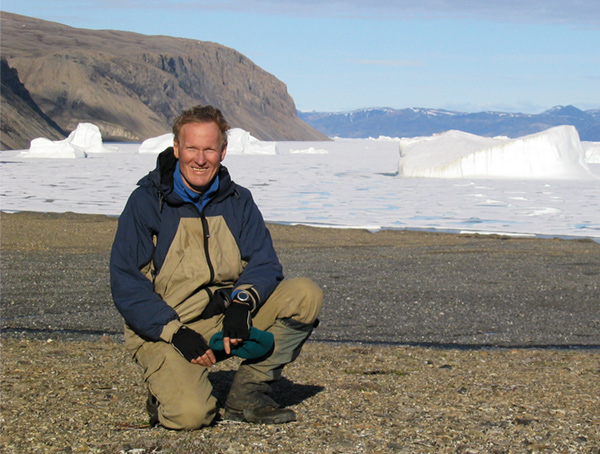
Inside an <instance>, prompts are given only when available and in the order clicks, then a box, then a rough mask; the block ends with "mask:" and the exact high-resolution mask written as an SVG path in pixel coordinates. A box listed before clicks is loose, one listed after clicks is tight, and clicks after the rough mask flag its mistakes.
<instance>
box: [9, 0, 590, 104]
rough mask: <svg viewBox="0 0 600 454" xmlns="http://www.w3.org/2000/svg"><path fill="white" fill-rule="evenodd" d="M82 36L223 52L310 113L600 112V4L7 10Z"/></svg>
mask: <svg viewBox="0 0 600 454" xmlns="http://www.w3.org/2000/svg"><path fill="white" fill-rule="evenodd" d="M0 7H1V9H2V10H3V11H9V12H13V13H17V14H23V15H26V16H32V17H37V18H40V19H45V20H50V21H55V22H60V23H62V24H66V25H70V26H73V27H79V28H89V29H116V30H127V31H132V32H137V33H143V34H147V35H169V36H176V37H182V38H190V39H197V40H202V41H213V42H217V43H219V44H223V45H225V46H228V47H231V48H234V49H236V50H237V51H239V52H241V53H242V54H244V55H245V56H247V57H248V58H250V59H251V60H252V61H254V63H256V64H257V65H259V66H260V67H262V68H263V69H265V70H266V71H268V72H270V73H271V74H273V75H274V76H276V77H277V78H278V79H280V80H281V81H283V82H284V83H285V84H286V85H287V87H288V92H289V93H290V95H291V96H292V97H293V98H294V101H295V103H296V107H297V108H298V109H300V110H317V111H329V112H338V111H346V110H353V109H358V108H363V107H392V108H396V109H400V108H405V107H431V108H441V109H450V110H460V111H466V112H477V111H483V110H500V111H508V112H524V113H539V112H542V111H543V110H546V109H548V108H551V107H553V106H556V105H567V104H572V105H574V106H576V107H579V108H580V109H583V110H586V109H598V108H600V46H599V45H598V43H600V2H599V1H598V0H580V1H570V0H505V1H499V0H498V1H486V0H453V1H450V0H414V1H412V0H411V1H402V0H398V1H392V0H369V1H368V2H367V1H364V0H329V1H317V0H305V1H292V0H224V1H217V0H26V1H24V0H1V3H0Z"/></svg>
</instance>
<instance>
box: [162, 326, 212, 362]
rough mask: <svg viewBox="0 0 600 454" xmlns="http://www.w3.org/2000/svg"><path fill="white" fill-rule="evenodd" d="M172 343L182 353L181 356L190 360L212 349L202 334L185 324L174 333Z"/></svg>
mask: <svg viewBox="0 0 600 454" xmlns="http://www.w3.org/2000/svg"><path fill="white" fill-rule="evenodd" d="M171 343H172V344H173V347H175V350H177V351H178V352H179V353H181V356H183V357H184V358H185V359H187V360H188V361H191V360H193V359H196V358H198V357H199V356H202V355H204V353H206V351H207V350H210V347H209V346H208V344H207V343H206V341H205V340H204V338H203V337H202V335H201V334H198V333H197V332H196V331H194V330H193V329H189V328H187V327H185V326H182V327H181V328H179V330H178V331H177V332H176V333H175V334H173V339H172V340H171Z"/></svg>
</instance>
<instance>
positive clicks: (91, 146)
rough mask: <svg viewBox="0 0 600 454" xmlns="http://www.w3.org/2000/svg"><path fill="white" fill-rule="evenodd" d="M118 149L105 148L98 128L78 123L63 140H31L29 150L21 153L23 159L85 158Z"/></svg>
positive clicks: (40, 138) (41, 138)
mask: <svg viewBox="0 0 600 454" xmlns="http://www.w3.org/2000/svg"><path fill="white" fill-rule="evenodd" d="M116 150H118V148H113V147H110V148H108V147H105V146H104V145H103V143H102V134H100V129H99V128H98V126H96V125H93V124H91V123H79V124H78V125H77V128H76V129H75V130H74V131H73V132H71V134H69V136H68V137H67V138H66V139H64V140H54V141H53V140H50V139H46V138H43V137H39V138H37V139H33V140H32V141H31V142H30V145H29V150H26V151H23V152H21V156H22V157H24V158H67V159H74V158H87V155H88V153H109V152H112V151H116Z"/></svg>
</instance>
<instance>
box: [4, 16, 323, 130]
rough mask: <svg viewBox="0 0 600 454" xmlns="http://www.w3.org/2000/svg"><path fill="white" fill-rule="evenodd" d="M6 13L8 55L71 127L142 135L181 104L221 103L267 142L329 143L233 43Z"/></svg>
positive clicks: (41, 100)
mask: <svg viewBox="0 0 600 454" xmlns="http://www.w3.org/2000/svg"><path fill="white" fill-rule="evenodd" d="M1 18H2V28H1V33H2V36H1V39H2V57H3V58H4V59H6V61H7V62H8V64H9V65H10V66H11V67H12V68H15V69H16V70H17V71H18V74H19V77H20V79H21V81H22V82H23V84H24V86H25V88H26V89H27V90H28V91H29V93H30V94H31V97H32V99H33V100H34V101H35V103H36V104H37V105H38V106H39V108H40V109H41V110H42V111H43V112H44V113H45V114H46V115H48V116H49V117H50V118H51V119H52V120H53V121H55V122H56V123H57V124H58V125H59V126H60V127H61V128H62V129H64V130H66V131H71V130H73V129H74V128H75V127H76V126H77V124H78V123H80V122H84V121H85V122H92V123H95V124H96V125H98V127H99V128H100V130H101V132H102V135H103V138H104V139H105V140H130V141H139V140H144V139H146V138H148V137H153V136H156V135H160V134H163V133H165V132H168V131H169V130H170V125H171V123H172V121H173V119H174V118H175V117H176V116H177V115H178V114H179V112H181V110H183V109H185V108H188V107H191V106H193V105H196V104H213V105H215V106H217V107H219V108H220V109H221V110H222V111H223V113H224V114H225V117H226V118H227V119H228V121H229V122H230V124H231V125H232V126H233V127H239V128H243V129H245V130H247V131H249V132H250V133H251V134H252V135H253V136H255V137H257V138H259V139H262V140H326V139H327V138H326V136H324V135H323V134H321V133H320V132H318V131H316V130H315V129H313V128H312V127H311V126H308V125H307V124H306V123H304V122H303V121H301V120H300V119H298V117H297V114H296V109H295V105H294V101H293V100H292V98H291V97H290V96H289V94H288V93H287V89H286V86H285V85H284V84H283V83H282V82H281V81H279V80H277V79H276V78H275V77H273V76H272V75H271V74H269V73H267V72H265V71H263V70H262V69H261V68H259V67H258V66H256V65H255V64H254V63H252V61H250V60H249V59H248V58H246V57H244V56H243V55H242V54H240V53H239V52H237V51H235V50H233V49H230V48H227V47H224V46H221V45H219V44H215V43H210V42H201V41H194V40H189V39H182V38H172V37H167V36H146V35H140V34H136V33H129V32H121V31H112V30H100V31H96V30H84V29H76V28H72V27H67V26H65V25H61V24H56V23H53V22H47V21H42V20H38V19H33V18H29V17H25V16H18V15H15V14H11V13H6V12H2V16H1ZM3 115H4V114H3Z"/></svg>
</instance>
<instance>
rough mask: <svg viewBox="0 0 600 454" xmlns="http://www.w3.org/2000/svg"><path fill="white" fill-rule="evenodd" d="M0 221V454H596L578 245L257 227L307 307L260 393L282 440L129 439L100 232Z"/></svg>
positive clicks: (586, 285) (81, 219) (34, 216)
mask: <svg viewBox="0 0 600 454" xmlns="http://www.w3.org/2000/svg"><path fill="white" fill-rule="evenodd" d="M0 216H1V217H0V221H1V249H0V252H1V260H0V265H1V279H2V281H1V282H2V294H1V325H0V327H1V329H2V336H1V342H2V346H1V363H2V374H1V383H0V386H1V400H2V412H1V425H2V434H1V439H0V450H1V451H2V452H7V453H23V452H44V453H45V452H102V453H104V452H108V453H112V452H114V453H132V454H133V453H137V454H141V453H188V452H197V453H237V452H247V453H265V452H289V453H404V452H406V453H421V452H423V453H429V452H431V453H433V452H436V453H438V452H441V453H446V452H448V453H454V452H471V453H475V452H482V453H483V452H486V453H487V452H492V453H521V452H523V453H534V452H535V453H537V452H548V453H550V452H552V453H554V452H559V453H562V452H565V453H566V452H584V453H600V397H599V396H600V380H599V378H600V355H599V353H600V305H599V302H600V299H599V297H598V295H599V294H600V289H599V287H600V245H599V244H598V243H595V242H593V241H588V240H570V241H566V240H557V239H516V238H507V237H485V236H477V235H470V236H466V235H450V234H440V233H425V232H404V231H384V232H378V233H369V232H366V231H362V230H333V229H315V228H309V227H302V226H282V225H271V226H270V229H271V232H272V235H273V238H274V241H275V245H276V248H277V250H278V253H279V255H280V258H281V260H282V263H283V264H284V269H285V271H286V275H287V276H288V277H293V276H300V275H302V276H307V277H310V278H312V279H313V280H315V281H316V282H317V283H318V284H319V285H321V286H322V288H323V290H324V293H325V307H324V310H323V313H322V317H321V319H322V323H321V326H320V327H319V329H318V330H317V331H316V332H315V334H314V336H313V337H312V340H311V341H310V342H308V343H307V345H306V346H305V349H304V350H303V353H302V355H301V357H300V358H299V360H298V361H297V362H296V363H294V364H292V365H291V366H289V367H288V368H286V371H285V374H284V375H285V379H284V380H282V381H281V382H280V383H278V384H277V386H276V387H275V390H274V391H275V397H276V399H278V400H279V401H280V402H281V403H282V404H284V405H287V406H291V407H292V408H294V410H295V411H296V412H297V413H298V421H297V422H295V423H291V424H288V425H284V426H260V425H258V426H255V425H249V424H239V423H236V424H234V423H230V422H217V423H216V424H215V425H214V427H210V428H206V429H203V430H200V431H196V432H172V431H168V430H165V429H160V428H149V427H148V426H147V421H146V414H145V410H144V402H145V391H144V389H143V383H142V380H141V374H140V371H139V370H138V369H137V366H136V365H135V364H134V363H132V361H131V360H130V358H128V357H127V354H126V352H125V350H124V348H123V345H122V335H121V325H122V321H121V319H120V316H119V315H118V313H117V312H116V311H115V309H114V308H113V306H112V303H111V300H110V289H109V286H108V268H107V260H108V255H109V250H110V244H111V242H112V237H113V235H114V230H115V228H116V219H114V218H110V217H104V216H86V215H75V214H69V213H67V214H41V213H17V214H6V213H2V214H1V215H0ZM235 366H236V364H235V360H229V361H226V362H223V363H220V364H219V365H217V366H216V367H215V368H214V370H213V371H212V372H211V380H212V381H213V383H214V386H215V394H216V395H217V397H218V398H219V399H220V400H221V401H222V400H224V398H225V396H226V393H227V389H228V387H229V385H230V383H231V380H232V378H233V371H234V370H235Z"/></svg>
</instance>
